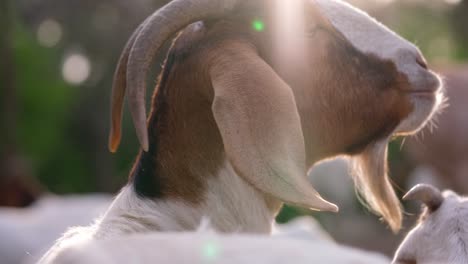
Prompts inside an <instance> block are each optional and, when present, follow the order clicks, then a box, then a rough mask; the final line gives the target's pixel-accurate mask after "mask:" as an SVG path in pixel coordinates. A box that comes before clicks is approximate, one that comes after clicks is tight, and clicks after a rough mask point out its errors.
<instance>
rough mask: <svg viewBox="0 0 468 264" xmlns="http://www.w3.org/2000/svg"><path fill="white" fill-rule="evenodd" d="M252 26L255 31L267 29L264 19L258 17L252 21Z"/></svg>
mask: <svg viewBox="0 0 468 264" xmlns="http://www.w3.org/2000/svg"><path fill="white" fill-rule="evenodd" d="M252 28H253V29H254V30H255V31H258V32H262V31H263V30H265V23H263V21H261V20H259V19H256V20H254V21H252Z"/></svg>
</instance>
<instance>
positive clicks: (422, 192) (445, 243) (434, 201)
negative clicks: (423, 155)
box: [393, 184, 468, 264]
mask: <svg viewBox="0 0 468 264" xmlns="http://www.w3.org/2000/svg"><path fill="white" fill-rule="evenodd" d="M403 199H406V200H419V201H421V202H423V203H424V205H425V207H424V211H423V213H422V214H421V216H420V218H419V222H418V224H417V225H416V226H415V227H414V228H413V229H412V230H411V231H410V232H409V233H408V235H407V236H406V238H405V240H404V241H403V242H402V243H401V245H400V247H399V248H398V250H397V252H396V254H395V257H394V260H393V263H395V264H415V263H417V264H442V263H447V264H449V263H450V264H466V263H468V199H467V198H466V197H461V196H459V195H457V194H456V193H454V192H452V191H444V192H442V193H441V192H440V191H439V190H438V189H436V188H435V187H433V186H432V185H427V184H419V185H416V186H415V187H413V188H412V189H411V190H410V191H409V192H408V193H407V194H406V195H405V196H404V197H403Z"/></svg>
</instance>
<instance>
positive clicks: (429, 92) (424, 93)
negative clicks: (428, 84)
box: [409, 90, 438, 97]
mask: <svg viewBox="0 0 468 264" xmlns="http://www.w3.org/2000/svg"><path fill="white" fill-rule="evenodd" d="M409 93H410V94H411V95H414V96H417V97H435V96H436V95H437V93H438V90H435V91H434V90H420V91H411V92H409Z"/></svg>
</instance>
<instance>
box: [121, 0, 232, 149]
mask: <svg viewBox="0 0 468 264" xmlns="http://www.w3.org/2000/svg"><path fill="white" fill-rule="evenodd" d="M237 2H238V0H174V1H172V2H170V3H169V4H167V5H166V6H164V7H163V8H161V9H159V10H158V11H157V12H155V13H153V14H152V15H151V16H150V17H149V18H148V19H147V22H146V23H144V25H143V27H142V28H141V30H140V32H139V33H138V34H137V36H136V39H135V43H134V44H133V47H132V48H131V51H130V55H129V57H128V63H127V69H128V70H127V76H126V78H127V86H128V89H127V96H128V102H129V107H130V112H131V114H132V118H133V123H134V125H135V129H136V133H137V136H138V139H139V141H140V144H141V147H142V148H143V150H144V151H148V131H147V127H146V108H145V92H146V79H147V75H148V70H149V68H150V66H151V63H152V61H153V59H154V57H155V55H156V54H157V52H158V50H159V49H160V48H161V46H162V45H163V44H164V42H166V40H167V39H168V38H169V37H171V36H172V35H173V34H175V33H176V32H177V31H179V30H181V29H182V28H183V27H185V26H186V25H188V24H190V23H193V22H195V21H198V20H202V19H206V18H213V17H219V16H222V15H223V14H225V13H227V12H228V11H230V10H232V9H233V8H234V6H235V5H236V3H237ZM116 97H118V96H116ZM116 112H118V110H117V109H116ZM115 139H117V137H115Z"/></svg>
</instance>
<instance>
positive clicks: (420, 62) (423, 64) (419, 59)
mask: <svg viewBox="0 0 468 264" xmlns="http://www.w3.org/2000/svg"><path fill="white" fill-rule="evenodd" d="M416 63H417V64H418V65H419V66H421V67H422V68H423V69H426V70H427V69H428V67H427V61H426V60H425V59H424V58H423V57H422V56H417V57H416Z"/></svg>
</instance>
